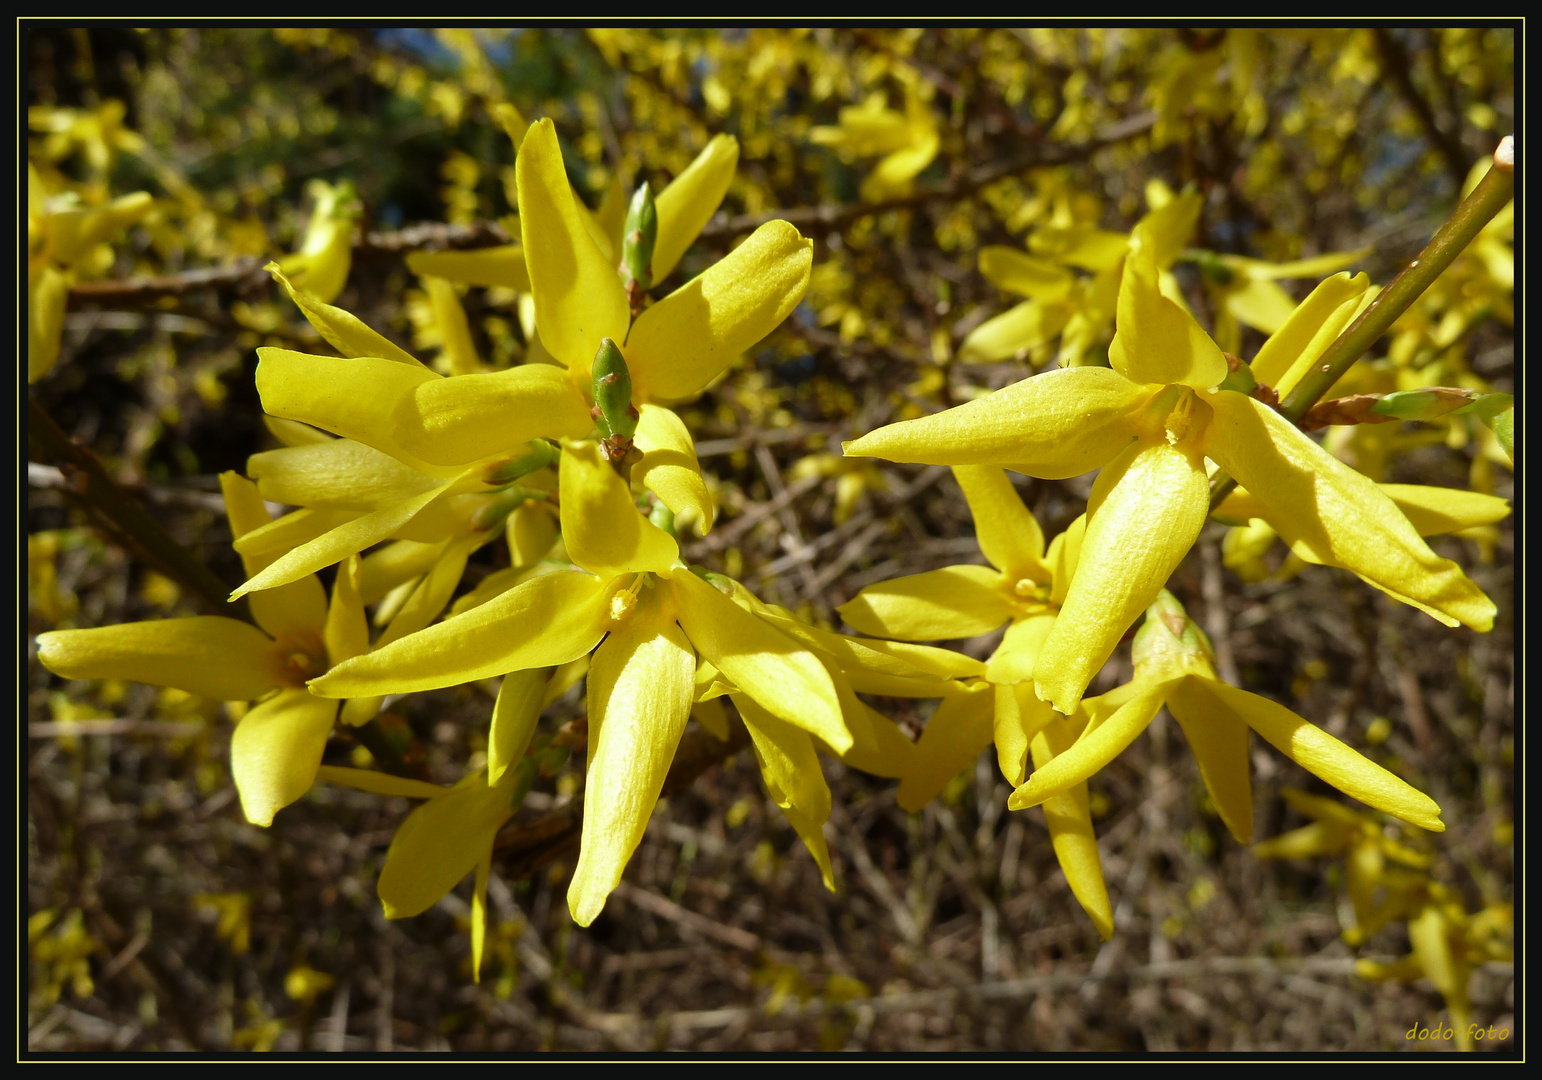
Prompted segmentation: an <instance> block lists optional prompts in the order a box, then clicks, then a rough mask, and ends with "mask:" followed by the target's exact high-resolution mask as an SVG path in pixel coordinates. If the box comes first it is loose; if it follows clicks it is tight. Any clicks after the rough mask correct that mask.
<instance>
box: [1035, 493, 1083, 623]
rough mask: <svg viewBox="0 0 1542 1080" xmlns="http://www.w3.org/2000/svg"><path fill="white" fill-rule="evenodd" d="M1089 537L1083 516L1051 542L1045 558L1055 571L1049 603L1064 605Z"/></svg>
mask: <svg viewBox="0 0 1542 1080" xmlns="http://www.w3.org/2000/svg"><path fill="white" fill-rule="evenodd" d="M1086 535H1087V515H1086V514H1082V515H1080V516H1079V517H1077V519H1076V520H1075V521H1073V522H1071V524H1069V525H1067V526H1066V530H1065V532H1063V533H1061V534H1060V535H1059V536H1056V537H1055V538H1054V539H1053V540H1051V541H1050V542H1049V551H1048V552H1047V553H1046V555H1045V558H1046V559H1047V560H1048V562H1049V565H1050V567H1051V568H1052V569H1053V570H1054V575H1055V577H1054V585H1053V586H1052V587H1051V588H1050V592H1049V602H1050V603H1052V604H1064V603H1065V594H1066V593H1067V592H1069V591H1070V588H1071V581H1072V579H1073V578H1074V577H1075V576H1076V565H1077V563H1079V562H1080V561H1081V557H1082V540H1083V539H1084V538H1085V537H1086Z"/></svg>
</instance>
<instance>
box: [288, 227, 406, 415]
mask: <svg viewBox="0 0 1542 1080" xmlns="http://www.w3.org/2000/svg"><path fill="white" fill-rule="evenodd" d="M411 257H412V256H410V255H409V256H408V258H409V259H410V258H411ZM267 271H268V273H270V274H272V275H273V279H274V280H275V281H277V282H278V283H279V284H280V285H282V286H283V287H284V291H285V292H287V293H288V294H289V299H291V300H293V301H294V303H295V306H296V307H298V308H299V309H300V313H301V314H302V315H304V316H305V318H306V321H307V322H309V323H310V324H311V325H312V326H313V327H315V328H316V332H317V333H318V334H320V335H321V337H322V339H323V340H324V341H326V343H327V344H328V345H331V346H332V347H333V348H334V349H336V350H337V351H338V352H340V353H342V354H343V355H344V356H348V357H359V356H378V357H383V358H385V359H386V360H394V361H395V362H396V363H398V364H406V365H407V366H408V367H414V368H421V367H423V363H422V361H420V360H418V359H417V358H416V357H415V356H413V355H412V354H411V353H409V352H407V351H406V350H405V349H403V348H402V347H401V346H399V345H397V344H396V343H395V342H393V341H391V339H390V338H388V337H386V336H385V335H384V334H380V333H377V332H376V331H374V330H371V329H370V328H369V327H368V326H366V325H365V324H364V322H363V321H362V320H361V319H359V318H358V316H356V315H353V314H351V313H350V312H347V311H344V310H343V309H342V308H340V307H333V306H332V305H331V304H325V303H322V302H321V301H320V300H319V299H317V298H316V297H315V295H313V294H312V293H311V292H310V291H308V290H306V289H297V288H295V287H294V285H292V284H290V281H289V279H288V278H287V277H285V276H284V272H283V271H282V270H280V269H279V268H278V265H277V264H276V263H269V264H268V266H267ZM425 370H426V369H425ZM268 411H269V412H272V411H273V410H271V409H269V410H268Z"/></svg>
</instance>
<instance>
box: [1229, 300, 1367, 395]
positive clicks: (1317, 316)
mask: <svg viewBox="0 0 1542 1080" xmlns="http://www.w3.org/2000/svg"><path fill="white" fill-rule="evenodd" d="M1370 283H1371V282H1370V278H1368V277H1366V276H1365V275H1364V274H1357V275H1355V276H1354V277H1350V276H1349V275H1348V274H1334V275H1333V276H1332V277H1330V278H1328V279H1326V280H1325V281H1323V282H1321V283H1320V284H1319V285H1318V286H1317V288H1315V289H1313V290H1312V291H1311V294H1310V295H1308V296H1307V298H1306V299H1305V300H1303V301H1301V303H1300V304H1298V305H1297V306H1296V309H1295V311H1293V312H1291V314H1290V318H1288V319H1286V320H1285V324H1284V325H1283V326H1281V327H1280V328H1279V329H1278V330H1276V331H1274V332H1273V333H1272V334H1271V335H1270V336H1269V340H1268V341H1266V342H1264V343H1263V345H1262V346H1261V347H1260V348H1259V350H1258V355H1257V356H1255V357H1253V363H1252V365H1251V367H1252V369H1253V378H1255V379H1257V380H1258V381H1259V382H1261V383H1266V384H1267V385H1269V386H1272V387H1274V389H1275V390H1276V391H1278V392H1279V394H1280V395H1281V396H1282V397H1283V396H1284V395H1285V394H1288V393H1289V392H1290V388H1291V387H1292V386H1294V385H1295V384H1296V383H1297V382H1299V381H1300V379H1301V376H1302V375H1303V374H1305V373H1306V372H1307V371H1308V370H1309V369H1310V368H1311V366H1312V365H1313V364H1315V363H1316V362H1317V358H1318V357H1319V356H1321V355H1322V354H1323V353H1324V352H1325V351H1326V350H1327V348H1328V346H1329V345H1331V344H1333V342H1334V340H1335V339H1336V338H1337V337H1338V336H1339V334H1341V333H1342V332H1343V330H1344V328H1345V327H1346V326H1348V325H1349V320H1350V319H1351V318H1353V317H1354V314H1355V311H1356V309H1357V308H1358V307H1359V304H1360V299H1361V297H1362V296H1364V295H1365V291H1366V289H1367V288H1369V286H1370ZM1287 373H1288V374H1287Z"/></svg>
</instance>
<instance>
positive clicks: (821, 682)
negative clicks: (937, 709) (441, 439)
mask: <svg viewBox="0 0 1542 1080" xmlns="http://www.w3.org/2000/svg"><path fill="white" fill-rule="evenodd" d="M668 584H669V588H670V589H671V591H672V592H673V593H674V595H675V597H676V603H677V605H678V608H679V617H680V625H681V626H682V627H683V628H684V629H685V632H686V635H687V636H688V637H689V638H690V639H691V644H692V645H693V646H695V648H696V651H697V652H698V653H700V654H701V656H702V657H703V658H704V659H705V660H707V661H708V662H709V663H711V664H712V665H713V666H715V667H716V668H717V669H718V670H719V671H721V672H722V673H723V674H724V675H725V676H727V678H728V679H729V680H731V681H732V682H733V684H734V685H735V686H737V687H738V688H739V689H740V690H741V691H742V692H743V693H745V694H748V695H749V696H750V697H752V698H754V699H755V700H756V701H757V702H759V703H760V704H761V706H763V707H764V708H765V709H766V710H767V711H768V712H770V713H771V714H772V715H774V716H777V717H779V718H780V719H782V720H786V721H787V722H788V723H790V724H793V725H795V726H796V727H800V728H802V729H803V730H804V731H807V732H808V733H809V734H811V735H815V736H818V737H819V738H821V739H823V740H824V741H825V742H826V743H827V744H829V746H831V747H832V748H833V749H834V750H835V752H836V753H844V752H845V751H846V750H847V749H849V748H850V747H851V743H852V737H851V732H850V730H849V729H848V728H847V727H846V723H845V721H844V720H843V719H842V718H841V705H840V701H839V699H838V698H837V696H836V693H835V687H834V686H833V685H832V684H831V682H830V676H829V674H828V673H827V672H826V671H825V669H824V666H823V665H822V664H821V663H820V662H819V659H818V658H817V657H815V656H814V655H813V654H812V653H810V652H808V651H807V650H806V649H804V648H803V647H802V646H801V645H799V644H798V643H797V642H796V641H794V640H793V639H792V638H790V637H788V636H787V635H786V634H783V633H782V632H780V631H779V630H776V629H774V628H773V627H772V626H770V625H769V624H768V623H766V622H764V621H763V620H761V619H758V618H756V617H755V616H754V615H751V614H750V613H749V612H747V611H745V610H744V609H743V608H741V607H739V605H737V604H735V603H734V602H733V601H732V600H730V599H729V598H728V597H726V596H724V595H723V594H722V593H720V592H718V591H717V589H715V588H714V587H713V586H711V585H709V584H707V583H706V582H705V581H703V580H702V579H701V578H699V577H697V576H696V575H695V574H691V573H688V572H684V571H682V572H680V573H677V574H676V575H674V577H672V578H670V580H669V583H668Z"/></svg>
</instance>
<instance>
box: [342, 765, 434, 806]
mask: <svg viewBox="0 0 1542 1080" xmlns="http://www.w3.org/2000/svg"><path fill="white" fill-rule="evenodd" d="M316 779H317V780H319V781H321V782H322V783H324V784H338V785H341V786H342V787H350V788H353V789H354V790H355V791H368V792H371V793H372V794H375V795H390V796H394V797H396V798H401V799H437V798H438V797H439V796H441V795H443V794H444V793H445V792H446V791H448V790H449V788H442V787H440V786H439V785H438V784H430V783H429V782H428V781H426V780H414V779H412V778H411V777H407V776H392V775H391V774H390V773H383V772H375V771H373V770H371V769H349V768H344V767H342V766H340V765H323V766H321V768H319V769H317V770H316Z"/></svg>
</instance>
